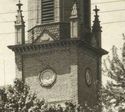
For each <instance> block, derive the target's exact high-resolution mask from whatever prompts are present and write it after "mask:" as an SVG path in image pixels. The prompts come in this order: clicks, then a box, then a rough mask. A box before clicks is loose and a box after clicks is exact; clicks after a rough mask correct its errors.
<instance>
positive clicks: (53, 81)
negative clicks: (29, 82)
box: [39, 68, 57, 87]
mask: <svg viewBox="0 0 125 112" xmlns="http://www.w3.org/2000/svg"><path fill="white" fill-rule="evenodd" d="M47 71H51V72H53V73H54V77H53V79H52V80H51V81H50V82H48V83H44V80H43V79H41V77H42V75H44V73H46V72H47ZM56 79H57V74H56V72H55V71H54V70H53V69H50V68H47V69H44V70H43V71H41V72H40V73H39V81H40V85H41V86H42V87H51V86H52V85H53V84H54V83H55V81H56Z"/></svg>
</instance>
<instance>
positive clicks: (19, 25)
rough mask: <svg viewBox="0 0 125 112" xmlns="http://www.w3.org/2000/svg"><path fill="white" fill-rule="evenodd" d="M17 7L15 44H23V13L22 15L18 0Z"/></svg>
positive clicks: (20, 4)
mask: <svg viewBox="0 0 125 112" xmlns="http://www.w3.org/2000/svg"><path fill="white" fill-rule="evenodd" d="M16 5H17V7H18V10H17V16H16V21H15V33H16V44H24V43H25V22H24V20H23V15H22V10H21V7H22V5H23V4H22V3H21V2H20V0H19V2H18V4H16Z"/></svg>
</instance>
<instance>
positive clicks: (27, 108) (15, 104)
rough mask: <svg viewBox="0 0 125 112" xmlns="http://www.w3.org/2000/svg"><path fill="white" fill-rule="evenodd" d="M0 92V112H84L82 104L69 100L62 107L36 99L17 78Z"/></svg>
mask: <svg viewBox="0 0 125 112" xmlns="http://www.w3.org/2000/svg"><path fill="white" fill-rule="evenodd" d="M0 94H1V95H2V103H1V105H0V112H76V111H77V112H84V109H83V108H82V106H80V105H75V104H73V103H71V102H65V106H64V107H62V106H61V105H60V104H56V105H55V104H49V103H47V102H46V101H45V100H44V99H43V98H42V99H38V98H37V95H36V94H35V93H32V92H30V88H29V87H28V86H27V85H26V84H24V83H23V82H22V81H20V80H19V79H16V80H15V81H14V86H8V87H7V88H6V89H5V88H3V89H0ZM88 109H89V108H88ZM93 112H95V111H93Z"/></svg>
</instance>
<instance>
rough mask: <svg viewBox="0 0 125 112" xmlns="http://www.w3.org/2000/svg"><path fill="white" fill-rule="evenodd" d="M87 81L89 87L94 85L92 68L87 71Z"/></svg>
mask: <svg viewBox="0 0 125 112" xmlns="http://www.w3.org/2000/svg"><path fill="white" fill-rule="evenodd" d="M85 79H86V83H87V85H88V86H90V85H91V84H92V72H91V69H90V68H87V69H86V70H85Z"/></svg>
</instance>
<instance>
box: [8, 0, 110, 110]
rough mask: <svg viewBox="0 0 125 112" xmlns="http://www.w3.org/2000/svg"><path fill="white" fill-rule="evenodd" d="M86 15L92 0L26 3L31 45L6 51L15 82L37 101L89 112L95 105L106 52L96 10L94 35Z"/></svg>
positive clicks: (13, 46) (30, 0) (12, 46)
mask: <svg viewBox="0 0 125 112" xmlns="http://www.w3.org/2000/svg"><path fill="white" fill-rule="evenodd" d="M19 4H20V3H19ZM20 5H21V4H20ZM20 5H18V6H20ZM90 10H91V2H90V0H28V11H29V14H28V17H29V19H28V20H29V21H28V27H29V30H28V42H29V43H24V44H17V43H16V45H11V46H8V47H9V48H10V49H11V50H13V51H14V52H15V62H16V66H17V68H16V72H17V78H21V79H22V80H24V81H25V82H26V83H27V84H28V85H29V86H30V88H31V90H32V91H35V92H36V93H37V95H38V97H39V98H42V97H43V98H45V99H46V100H47V101H48V102H52V103H64V102H66V101H72V102H74V103H77V104H80V105H82V106H85V105H86V104H87V105H88V106H89V107H91V108H94V106H96V104H97V103H98V101H99V95H98V92H99V85H98V83H97V82H99V83H101V57H102V56H103V55H105V54H107V53H108V52H107V51H105V50H104V49H102V47H101V32H102V31H101V26H100V21H99V15H98V11H99V9H98V8H97V7H96V8H95V10H94V11H95V19H94V21H93V22H94V23H93V27H92V30H91V13H90ZM19 15H20V14H19ZM20 17H22V16H20ZM22 23H24V22H22ZM20 28H22V29H23V28H24V24H23V27H22V26H21V27H20ZM20 36H21V37H22V38H23V39H25V36H22V35H21V34H20ZM18 37H19V36H17V35H16V38H18ZM22 38H21V39H22ZM86 112H89V110H87V111H86ZM97 112H100V111H99V110H97Z"/></svg>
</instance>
